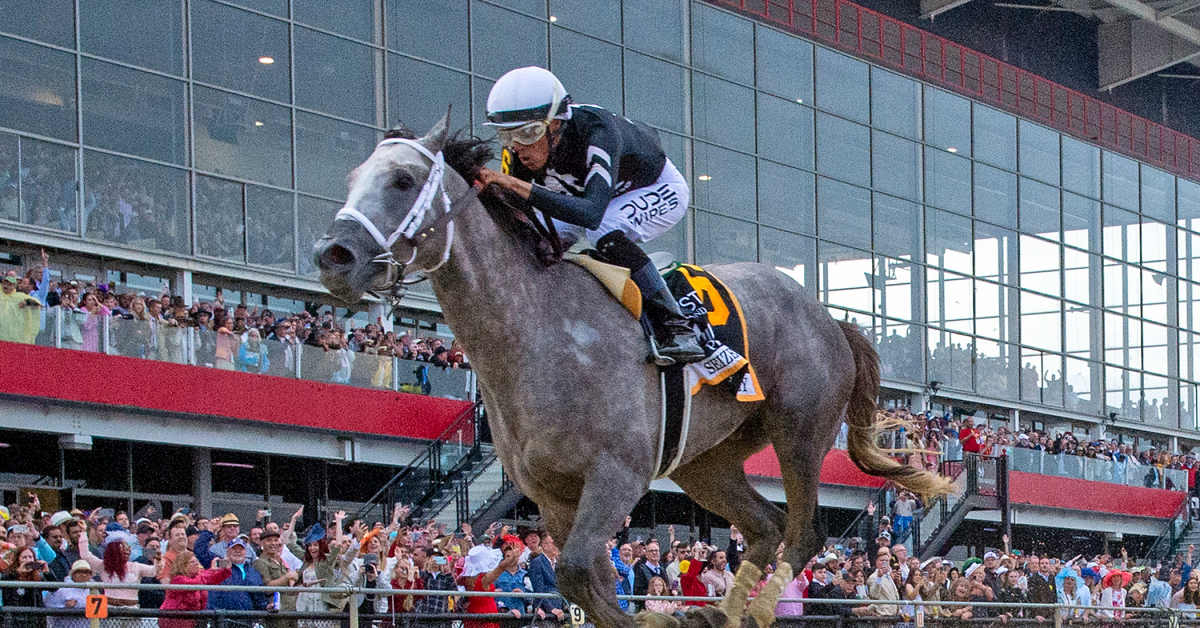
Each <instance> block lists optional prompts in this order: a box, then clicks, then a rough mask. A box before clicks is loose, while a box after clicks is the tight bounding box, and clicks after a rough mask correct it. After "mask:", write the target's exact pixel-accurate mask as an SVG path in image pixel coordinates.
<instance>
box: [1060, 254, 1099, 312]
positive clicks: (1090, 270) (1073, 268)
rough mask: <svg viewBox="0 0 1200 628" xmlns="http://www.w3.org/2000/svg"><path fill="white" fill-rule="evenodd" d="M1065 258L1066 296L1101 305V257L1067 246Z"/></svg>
mask: <svg viewBox="0 0 1200 628" xmlns="http://www.w3.org/2000/svg"><path fill="white" fill-rule="evenodd" d="M1063 260H1064V261H1063V275H1064V277H1063V284H1064V285H1065V286H1066V292H1065V294H1064V296H1066V297H1067V298H1068V299H1071V300H1073V301H1078V302H1080V303H1086V304H1088V305H1100V282H1099V279H1100V258H1099V257H1096V256H1095V255H1090V254H1088V253H1084V252H1083V251H1077V250H1075V249H1072V248H1070V247H1065V248H1063Z"/></svg>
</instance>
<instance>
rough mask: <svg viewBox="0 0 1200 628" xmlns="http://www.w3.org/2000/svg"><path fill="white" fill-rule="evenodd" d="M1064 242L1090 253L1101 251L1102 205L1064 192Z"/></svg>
mask: <svg viewBox="0 0 1200 628" xmlns="http://www.w3.org/2000/svg"><path fill="white" fill-rule="evenodd" d="M1062 203H1063V242H1064V243H1066V244H1070V245H1071V246H1077V247H1079V248H1081V249H1088V250H1090V251H1100V248H1101V239H1100V203H1099V202H1098V201H1093V200H1092V199H1090V198H1085V197H1083V196H1079V195H1076V194H1072V193H1070V192H1063V195H1062Z"/></svg>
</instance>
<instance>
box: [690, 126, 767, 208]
mask: <svg viewBox="0 0 1200 628" xmlns="http://www.w3.org/2000/svg"><path fill="white" fill-rule="evenodd" d="M694 150H695V153H694V155H693V159H694V163H695V168H696V177H695V179H696V180H695V181H694V182H693V183H692V204H693V205H695V206H697V207H703V208H705V209H711V210H714V211H717V212H720V213H722V214H725V215H727V216H736V217H738V218H745V219H747V220H753V219H754V217H755V215H756V213H757V212H756V209H755V207H754V197H755V193H754V188H755V185H754V158H753V157H751V156H749V155H743V154H741V153H735V152H733V151H730V150H725V149H723V148H717V147H716V146H713V145H711V144H705V143H703V142H696V143H695V146H694ZM703 177H708V178H707V179H705V178H703Z"/></svg>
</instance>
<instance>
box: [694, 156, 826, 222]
mask: <svg viewBox="0 0 1200 628" xmlns="http://www.w3.org/2000/svg"><path fill="white" fill-rule="evenodd" d="M707 183H712V181H711V180H710V181H708V182H707ZM814 186H815V183H814V182H813V174H812V173H811V172H805V171H803V170H796V169H795V168H788V167H787V166H781V165H779V164H776V163H773V162H770V161H764V160H761V159H760V160H759V162H758V220H759V221H760V222H762V223H763V224H768V225H773V226H776V227H780V228H782V229H787V230H789V231H799V232H800V233H816V225H815V219H816V213H815V211H814V209H813V188H814Z"/></svg>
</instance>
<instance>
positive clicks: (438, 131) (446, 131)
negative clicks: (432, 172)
mask: <svg viewBox="0 0 1200 628" xmlns="http://www.w3.org/2000/svg"><path fill="white" fill-rule="evenodd" d="M449 135H450V107H449V106H447V107H446V115H444V116H442V119H441V120H438V121H437V124H435V125H433V128H432V129H429V133H426V134H425V137H423V138H421V143H422V144H424V145H425V148H428V149H429V150H430V151H431V152H435V153H436V152H438V151H440V150H442V147H443V146H445V145H446V138H447V137H449Z"/></svg>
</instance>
